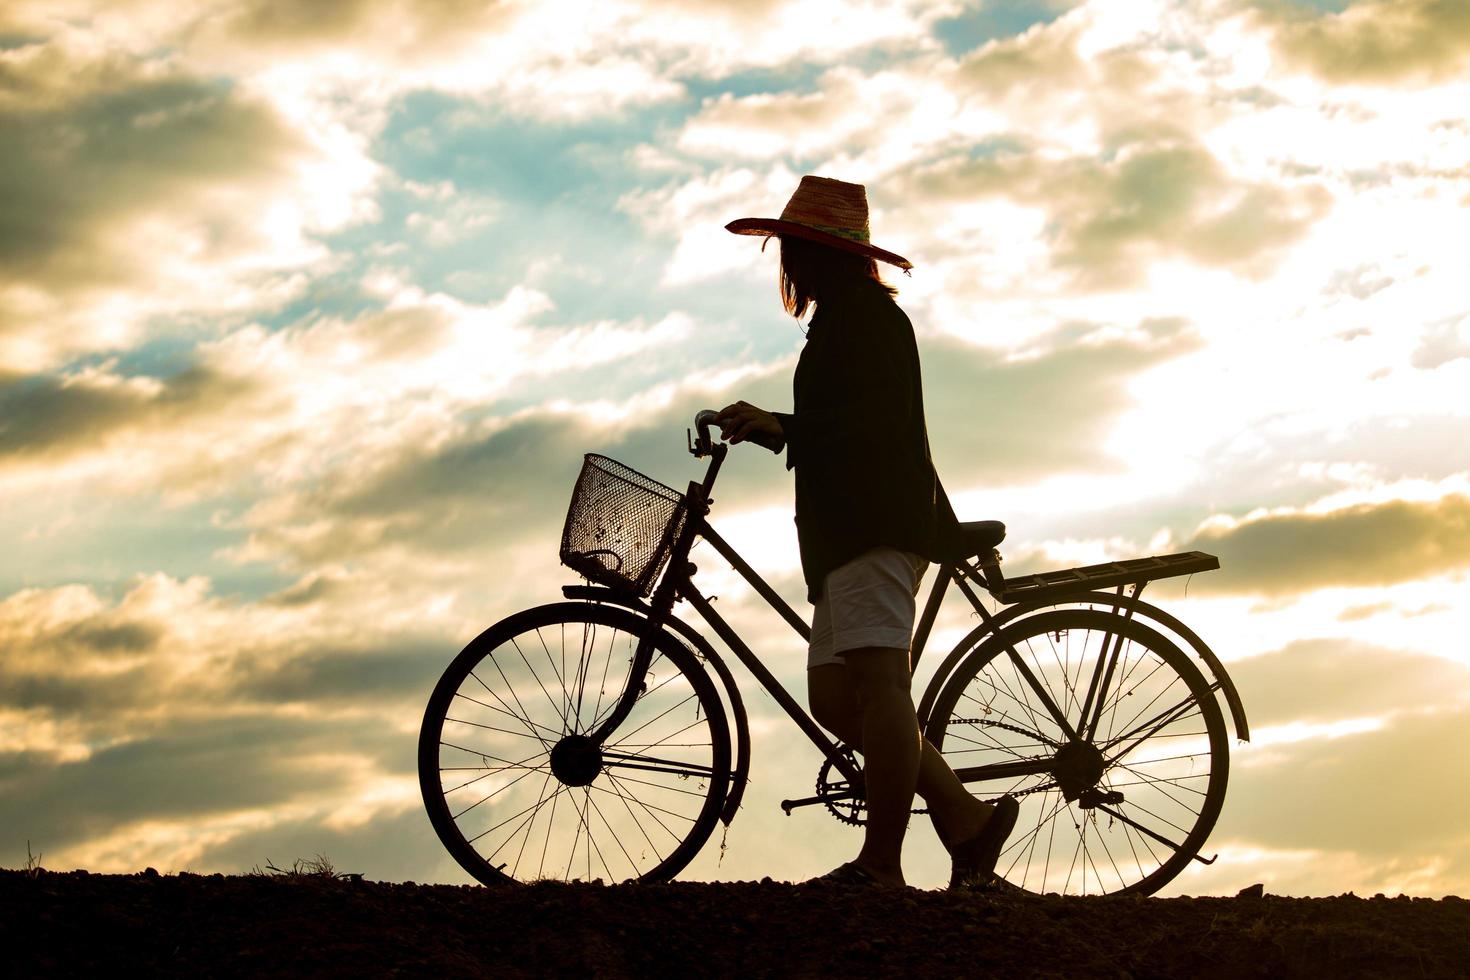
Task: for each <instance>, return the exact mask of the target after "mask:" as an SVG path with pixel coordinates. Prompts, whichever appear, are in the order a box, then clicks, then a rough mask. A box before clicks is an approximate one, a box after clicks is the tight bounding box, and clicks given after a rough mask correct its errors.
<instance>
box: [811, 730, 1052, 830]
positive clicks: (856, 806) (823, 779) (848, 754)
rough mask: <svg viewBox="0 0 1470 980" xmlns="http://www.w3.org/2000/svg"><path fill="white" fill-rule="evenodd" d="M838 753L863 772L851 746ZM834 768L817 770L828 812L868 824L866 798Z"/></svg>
mask: <svg viewBox="0 0 1470 980" xmlns="http://www.w3.org/2000/svg"><path fill="white" fill-rule="evenodd" d="M955 722H958V723H964V724H971V725H981V726H984V727H987V728H992V727H993V728H1006V729H1010V730H1011V731H1014V732H1019V733H1021V734H1023V735H1031V736H1035V734H1036V733H1035V732H1032V731H1029V730H1028V729H1025V728H1018V727H1016V726H1015V725H1008V724H1006V723H1005V722H1001V721H990V720H987V719H982V718H956V719H955ZM1043 738H1044V737H1043ZM1044 740H1045V741H1048V742H1049V741H1050V740H1049V739H1044ZM837 751H838V752H839V753H840V754H841V755H842V757H843V758H844V759H846V760H847V761H848V762H850V763H852V765H853V768H855V769H857V770H858V771H859V772H860V773H861V772H862V766H860V765H858V761H857V756H856V755H855V754H854V753H853V751H852V748H851V747H850V746H848V745H845V744H843V743H841V742H839V743H838V744H837ZM833 768H834V767H833V765H832V760H831V759H823V760H822V765H821V767H820V768H819V769H818V770H817V796H818V797H820V798H821V800H822V805H823V806H825V807H826V808H827V812H829V813H831V814H832V816H834V817H836V818H837V819H838V820H840V821H842V822H843V823H845V824H848V825H850V826H853V827H861V826H863V825H864V824H866V823H867V822H868V817H867V813H868V801H867V798H866V797H865V796H863V795H862V794H861V792H859V793H858V795H849V794H851V792H852V788H851V785H850V784H849V783H848V782H847V780H845V779H842V778H841V777H842V773H840V772H838V773H834V772H833ZM834 775H835V776H836V777H837V778H836V779H833V778H832V777H833V776H834ZM1056 788H1057V782H1056V780H1055V779H1052V780H1049V781H1047V782H1043V783H1039V784H1038V785H1036V786H1031V787H1028V788H1027V789H1022V790H1015V789H1013V790H1011V791H1010V793H1009V794H1008V795H1010V796H1029V795H1030V794H1032V793H1042V792H1046V791H1048V790H1053V789H1056ZM999 798H1000V797H999V796H997V797H995V798H994V799H990V800H986V801H985V802H987V803H993V802H995V800H996V799H999ZM909 812H910V813H915V814H920V813H928V812H929V810H928V808H927V807H919V808H915V809H913V810H910V811H909Z"/></svg>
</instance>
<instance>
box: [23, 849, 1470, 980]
mask: <svg viewBox="0 0 1470 980" xmlns="http://www.w3.org/2000/svg"><path fill="white" fill-rule="evenodd" d="M0 944H3V945H0V948H3V950H4V961H5V962H4V966H5V968H6V969H4V970H0V973H6V974H7V975H18V976H54V975H63V976H65V975H96V973H97V972H99V971H103V970H108V971H110V970H115V969H118V968H129V970H130V972H133V971H139V970H141V971H143V972H145V973H146V974H150V975H161V976H174V975H189V976H263V975H268V976H321V975H328V976H332V975H348V974H352V975H355V976H395V975H402V976H418V975H428V974H434V975H441V976H455V977H458V976H490V975H493V976H497V977H544V976H587V977H635V976H636V977H648V976H694V977H706V976H735V975H738V976H741V977H767V976H783V977H784V976H795V977H828V976H854V977H866V976H875V975H876V976H891V975H900V974H912V975H919V976H925V977H961V976H963V977H986V976H1004V977H1008V978H1009V977H1089V978H1093V977H1097V978H1103V977H1190V978H1194V977H1221V978H1224V977H1229V978H1232V980H1233V978H1242V977H1272V978H1276V977H1314V978H1315V977H1467V976H1470V902H1467V901H1465V900H1463V899H1460V898H1445V899H1441V900H1430V899H1420V898H1415V899H1410V898H1383V897H1373V898H1359V897H1356V896H1353V895H1343V896H1339V897H1335V898H1281V897H1276V896H1272V895H1265V896H1262V897H1257V898H1245V897H1240V898H1169V899H1153V898H1131V897H1118V898H1060V897H1033V896H1025V895H1021V896H993V897H987V896H981V895H955V894H948V893H945V892H942V891H919V890H917V889H888V888H879V889H871V888H859V889H854V888H851V887H836V886H831V885H817V884H801V885H791V884H785V883H775V882H771V881H769V880H766V881H761V882H734V883H726V884H700V883H691V882H676V883H673V884H666V885H617V886H606V887H605V886H601V885H596V884H593V885H565V884H551V883H546V884H538V885H530V886H515V887H506V888H495V889H488V888H481V887H470V886H454V885H418V884H414V883H412V882H406V883H401V884H396V883H389V882H373V881H354V880H348V879H342V878H331V877H325V876H320V875H317V876H313V875H301V874H295V875H275V874H268V875H260V876H252V875H246V876H238V877H226V876H222V875H209V876H201V875H190V874H180V875H159V874H158V873H157V872H154V871H152V869H149V870H147V871H144V872H142V873H140V874H135V875H93V874H88V873H86V872H85V871H74V872H67V873H54V872H46V871H34V872H27V871H0ZM11 971H14V972H13V973H12V972H11Z"/></svg>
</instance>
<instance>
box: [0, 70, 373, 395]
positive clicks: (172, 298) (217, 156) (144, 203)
mask: <svg viewBox="0 0 1470 980" xmlns="http://www.w3.org/2000/svg"><path fill="white" fill-rule="evenodd" d="M0 81H3V85H0V142H3V143H4V144H5V146H6V147H7V151H6V154H5V157H4V162H3V164H0V213H3V215H4V217H3V219H0V355H3V357H4V360H5V362H6V363H7V364H8V365H10V366H11V369H12V370H15V369H21V370H26V369H30V370H35V369H45V368H48V367H51V366H53V365H54V364H56V363H57V362H58V361H60V360H64V359H65V358H67V357H68V356H69V355H71V354H74V353H77V352H86V351H92V350H105V349H109V348H117V347H122V346H126V345H128V344H130V343H131V342H133V341H134V340H135V339H137V337H138V336H139V335H140V332H141V331H142V330H143V329H144V328H145V327H147V326H148V324H149V322H150V320H151V319H152V318H157V317H162V316H170V315H179V314H183V313H186V312H187V313H188V314H190V315H195V316H197V315H205V314H209V313H216V314H218V313H228V312H231V311H236V310H240V309H252V308H259V307H261V306H269V305H271V304H273V303H277V302H280V301H281V300H282V299H284V298H286V297H288V296H290V295H291V294H293V293H294V292H296V291H297V290H298V289H299V288H300V287H301V285H302V282H301V279H300V278H299V275H300V273H301V271H302V270H303V268H304V267H308V266H310V265H312V264H313V263H319V262H321V261H322V260H323V258H324V256H325V253H324V250H323V249H322V248H321V247H320V246H319V245H318V244H316V243H315V242H313V241H312V240H310V238H309V234H308V233H309V232H311V231H319V230H323V229H329V228H333V227H339V226H341V225H342V224H343V223H344V222H346V221H347V220H350V219H351V218H352V217H354V216H355V215H356V214H357V209H358V205H357V203H356V198H357V195H358V194H360V193H361V192H362V191H363V190H365V189H366V187H367V186H369V185H370V184H371V182H372V173H373V170H372V167H371V166H370V165H367V164H365V163H364V161H362V160H361V159H358V158H354V157H353V151H352V150H351V148H344V147H342V146H340V145H339V146H326V145H323V143H322V142H321V141H315V140H313V139H312V138H310V137H308V136H305V135H303V134H302V133H300V132H298V131H297V130H296V129H294V128H293V126H292V125H291V124H290V123H289V122H288V121H287V120H286V119H284V118H283V117H282V116H281V115H280V114H279V113H278V112H277V111H275V109H274V108H273V107H272V106H271V105H270V104H269V103H267V102H265V101H264V100H262V99H260V98H259V97H257V96H254V95H251V94H249V93H248V92H247V91H246V90H244V89H243V88H239V87H235V86H232V85H230V84H228V83H225V82H221V81H217V80H214V79H210V78H205V77H200V76H194V75H190V74H187V73H184V72H180V71H179V70H177V69H175V68H173V67H172V66H171V65H170V64H169V63H167V62H159V61H147V60H142V59H132V58H128V57H125V56H121V55H114V54H100V55H99V54H95V53H93V52H91V51H88V50H83V49H80V48H79V47H78V46H76V45H74V44H72V43H70V42H61V41H52V42H46V43H36V44H29V45H24V46H21V47H18V48H11V49H8V50H6V51H3V52H0Z"/></svg>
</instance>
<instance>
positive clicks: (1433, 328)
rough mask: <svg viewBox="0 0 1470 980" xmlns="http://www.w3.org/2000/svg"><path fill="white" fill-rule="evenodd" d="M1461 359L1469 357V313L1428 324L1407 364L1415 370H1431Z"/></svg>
mask: <svg viewBox="0 0 1470 980" xmlns="http://www.w3.org/2000/svg"><path fill="white" fill-rule="evenodd" d="M1463 357H1470V313H1460V314H1457V315H1455V316H1451V317H1446V318H1445V319H1443V320H1439V321H1436V322H1434V323H1431V324H1429V326H1428V327H1427V329H1425V331H1424V333H1423V335H1422V336H1421V337H1420V340H1419V346H1418V348H1417V349H1415V351H1414V353H1413V355H1412V356H1411V357H1410V358H1409V363H1410V364H1412V365H1414V367H1416V368H1423V369H1425V370H1433V369H1434V368H1437V367H1439V366H1440V365H1441V364H1447V363H1449V362H1450V361H1457V360H1459V359H1460V358H1463Z"/></svg>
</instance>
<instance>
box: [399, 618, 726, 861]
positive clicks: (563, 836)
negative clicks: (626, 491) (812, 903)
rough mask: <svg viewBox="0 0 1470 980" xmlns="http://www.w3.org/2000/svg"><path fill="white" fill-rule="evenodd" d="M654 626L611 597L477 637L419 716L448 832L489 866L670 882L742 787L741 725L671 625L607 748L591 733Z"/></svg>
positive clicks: (458, 856)
mask: <svg viewBox="0 0 1470 980" xmlns="http://www.w3.org/2000/svg"><path fill="white" fill-rule="evenodd" d="M653 629H656V628H655V627H653V626H652V624H651V623H649V621H648V620H647V619H645V618H643V617H641V616H638V615H635V614H634V613H632V612H629V611H627V610H624V609H618V608H615V607H612V606H606V605H601V604H594V603H576V602H572V603H553V604H550V605H545V606H538V607H536V608H533V609H527V610H525V611H523V612H520V613H516V614H515V615H512V616H510V617H507V618H506V619H504V620H502V621H500V622H499V623H496V624H495V625H494V626H491V627H490V628H489V629H487V630H485V631H484V632H483V633H481V634H480V635H479V636H477V637H475V638H474V639H473V640H471V641H470V642H469V644H468V645H467V646H466V647H465V648H464V649H463V650H462V651H461V652H460V653H459V655H458V656H457V657H455V659H454V660H453V662H451V663H450V665H449V667H448V668H447V669H446V670H445V672H444V674H443V676H441V677H440V679H439V682H438V683H437V684H436V685H435V687H434V691H433V693H432V694H431V695H430V697H429V703H428V705H427V707H426V708H425V710H424V719H423V724H422V725H421V727H420V730H419V745H418V768H419V788H420V791H421V793H422V794H423V798H424V806H425V809H426V810H427V812H428V815H429V820H430V822H431V823H432V824H433V827H434V830H435V832H436V833H437V834H438V836H439V840H440V841H441V842H442V843H443V844H444V846H445V848H446V849H447V850H448V851H449V853H450V854H451V855H452V856H453V857H454V858H455V860H456V861H458V862H459V864H460V866H461V867H463V868H464V869H465V870H466V871H467V872H469V873H470V874H471V875H473V876H474V877H475V878H476V879H477V880H479V881H481V882H482V883H484V884H487V885H495V884H503V883H508V882H529V881H538V880H547V879H552V880H563V881H574V880H599V879H600V880H607V881H613V882H615V881H632V880H638V881H666V880H668V879H669V878H672V877H673V876H674V875H676V874H678V873H679V872H680V871H681V870H683V869H684V867H685V866H686V865H687V864H688V863H689V862H690V861H691V860H692V859H693V858H694V856H695V855H696V854H697V853H698V852H699V849H700V848H701V847H702V846H703V845H704V843H705V841H706V840H708V839H709V835H710V832H711V831H712V830H713V829H714V826H715V823H716V822H717V821H718V819H719V814H720V809H721V806H722V804H723V803H724V800H725V795H726V793H727V792H728V789H729V779H730V733H729V725H728V722H727V720H726V718H725V711H724V707H723V704H722V703H721V701H720V697H719V694H718V692H717V691H716V689H715V686H714V684H713V683H712V682H711V680H710V678H709V675H708V674H707V673H706V672H705V670H704V668H703V666H702V665H701V664H700V662H699V660H698V658H697V657H696V655H695V654H694V653H693V652H691V651H690V650H689V648H688V647H686V646H685V645H684V644H682V643H681V642H680V641H679V640H678V639H677V638H675V637H674V636H673V635H672V634H670V633H668V632H666V631H664V630H662V629H657V631H656V632H655V633H654V634H653V636H652V641H653V647H654V649H653V659H652V662H651V664H650V667H649V670H648V673H647V675H646V676H645V679H644V682H643V685H642V691H641V693H640V694H639V696H638V700H637V702H636V703H635V704H634V706H633V709H632V711H631V712H630V714H629V715H628V716H627V718H625V719H624V721H623V722H622V723H621V724H620V725H619V726H618V728H617V730H616V731H614V732H613V733H612V734H611V735H610V736H609V737H608V739H607V741H606V742H605V744H603V745H602V746H600V747H598V749H597V751H596V753H595V754H594V753H593V752H592V750H590V749H588V740H586V739H585V737H584V736H585V733H587V732H589V731H591V730H593V729H595V728H596V727H597V725H598V724H599V723H600V722H601V720H602V718H604V717H605V716H606V715H607V713H608V711H609V709H610V708H611V706H612V704H614V703H616V701H617V698H618V694H619V693H620V692H621V691H622V690H623V689H624V687H625V685H626V684H627V682H628V676H627V675H628V671H629V670H630V668H631V663H632V659H633V651H634V648H635V647H636V645H637V642H638V639H639V637H641V636H644V635H646V634H647V633H648V631H649V630H653ZM557 646H560V648H561V649H560V651H559V652H555V653H554V650H555V648H556V647H557ZM569 653H570V654H571V655H572V656H571V657H570V658H569ZM492 668H493V669H492ZM579 738H581V739H582V741H581V742H577V741H576V740H577V739H579ZM635 739H636V741H635ZM526 753H530V754H529V755H527V754H526ZM553 753H556V754H555V755H554V754H553ZM655 753H656V754H655ZM523 756H524V757H523ZM476 763H478V764H476ZM563 799H565V801H566V804H567V805H563V806H561V807H560V808H559V807H558V805H557V804H558V802H559V801H562V800H563ZM558 809H560V811H561V812H560V813H558ZM506 828H508V829H506ZM552 857H555V860H549V859H550V858H552Z"/></svg>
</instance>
